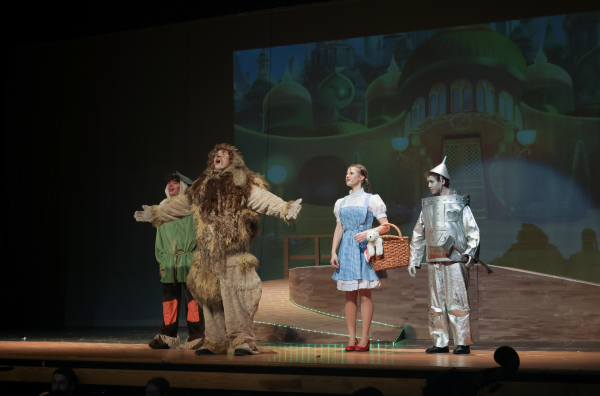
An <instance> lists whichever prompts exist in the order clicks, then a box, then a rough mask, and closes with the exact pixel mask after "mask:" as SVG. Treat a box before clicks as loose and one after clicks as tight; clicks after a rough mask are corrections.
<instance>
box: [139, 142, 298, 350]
mask: <svg viewBox="0 0 600 396" xmlns="http://www.w3.org/2000/svg"><path fill="white" fill-rule="evenodd" d="M222 155H223V156H222ZM225 155H226V156H227V158H226V157H225ZM222 160H225V162H224V163H223V162H219V161H222ZM223 164H224V165H227V166H225V167H223V166H224V165H223ZM219 165H221V166H222V168H221V169H219ZM268 188H269V185H268V184H267V182H266V181H265V179H264V178H263V177H262V176H260V175H258V174H256V173H254V172H252V171H250V170H249V169H248V168H247V167H246V166H245V165H244V160H243V159H242V156H241V155H240V153H239V152H238V151H237V149H236V148H235V147H233V146H231V145H228V144H219V145H217V146H215V149H214V150H213V151H211V152H210V154H209V158H208V168H207V169H206V171H204V173H203V174H202V175H200V177H199V178H198V179H197V180H196V181H195V182H194V184H193V185H192V187H191V188H190V189H189V190H188V192H187V194H185V195H184V196H181V197H180V198H178V199H173V200H171V202H170V203H169V204H168V205H162V206H160V207H159V206H153V207H147V206H145V207H144V211H143V212H138V213H137V214H136V216H145V217H150V218H151V221H153V222H163V223H164V222H169V221H175V220H178V219H181V218H183V217H185V216H189V215H190V214H192V215H193V216H194V220H195V228H196V240H197V245H198V252H196V253H195V254H194V258H193V261H192V268H191V270H190V272H189V275H188V278H187V286H188V288H189V290H190V291H191V293H192V295H193V296H194V298H195V299H196V301H197V302H198V304H199V305H200V306H201V307H202V310H203V312H204V320H205V325H206V333H205V334H206V338H205V339H204V344H203V345H202V347H201V348H200V349H199V350H197V351H196V354H198V355H210V354H226V353H227V350H228V349H229V346H230V342H231V347H233V348H234V349H235V352H234V353H235V355H254V354H259V353H260V352H261V351H260V349H259V348H258V347H257V346H256V341H255V337H254V333H253V331H252V321H253V318H254V314H255V313H256V310H257V309H258V303H259V300H260V297H261V294H262V283H261V280H260V278H259V277H258V275H257V273H256V271H255V268H256V267H257V266H258V259H257V258H256V257H254V256H253V255H251V254H250V253H249V250H250V244H251V242H252V240H253V239H254V238H255V237H256V236H257V235H258V232H259V228H258V223H259V220H260V216H261V214H267V215H269V216H274V217H278V218H281V219H282V220H284V221H285V222H286V223H287V222H289V221H292V220H295V219H296V218H297V217H298V214H299V213H300V210H301V205H300V203H301V202H302V200H301V199H298V200H297V201H290V202H285V201H283V200H282V199H281V198H279V197H277V196H276V195H274V194H272V193H270V192H269V191H268ZM136 218H137V217H136Z"/></svg>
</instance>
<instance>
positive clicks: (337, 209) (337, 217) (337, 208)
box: [333, 199, 342, 222]
mask: <svg viewBox="0 0 600 396" xmlns="http://www.w3.org/2000/svg"><path fill="white" fill-rule="evenodd" d="M341 204H342V199H338V200H337V201H336V202H335V206H334V207H333V214H334V215H335V221H336V222H337V221H340V205H341Z"/></svg>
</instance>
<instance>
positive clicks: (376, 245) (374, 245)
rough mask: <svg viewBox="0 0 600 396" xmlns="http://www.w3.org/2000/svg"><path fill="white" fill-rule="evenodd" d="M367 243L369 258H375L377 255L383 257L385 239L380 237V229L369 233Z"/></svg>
mask: <svg viewBox="0 0 600 396" xmlns="http://www.w3.org/2000/svg"><path fill="white" fill-rule="evenodd" d="M367 242H368V243H367V252H368V254H369V257H373V256H375V254H377V255H378V256H382V255H383V239H381V238H380V237H379V229H378V228H374V229H372V230H369V231H367ZM367 261H368V259H367Z"/></svg>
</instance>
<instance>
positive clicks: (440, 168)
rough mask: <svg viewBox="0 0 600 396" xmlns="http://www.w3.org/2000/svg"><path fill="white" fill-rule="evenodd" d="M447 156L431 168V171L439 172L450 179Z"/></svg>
mask: <svg viewBox="0 0 600 396" xmlns="http://www.w3.org/2000/svg"><path fill="white" fill-rule="evenodd" d="M446 158H448V157H444V160H443V161H442V163H441V164H439V165H438V166H436V167H435V168H433V169H432V170H430V171H429V172H433V173H437V174H438V175H442V176H444V177H445V178H446V179H448V180H450V174H449V173H448V168H447V167H446Z"/></svg>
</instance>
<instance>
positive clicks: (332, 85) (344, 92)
mask: <svg viewBox="0 0 600 396" xmlns="http://www.w3.org/2000/svg"><path fill="white" fill-rule="evenodd" d="M319 98H320V99H321V103H322V104H323V105H324V106H326V107H328V108H330V109H341V108H344V107H346V106H348V105H349V104H350V102H352V98H354V84H352V81H350V79H349V78H348V77H345V76H342V75H341V74H339V73H338V71H337V68H336V69H335V70H334V71H333V73H331V74H330V75H329V77H327V78H325V79H324V80H323V82H321V84H320V85H319Z"/></svg>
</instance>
